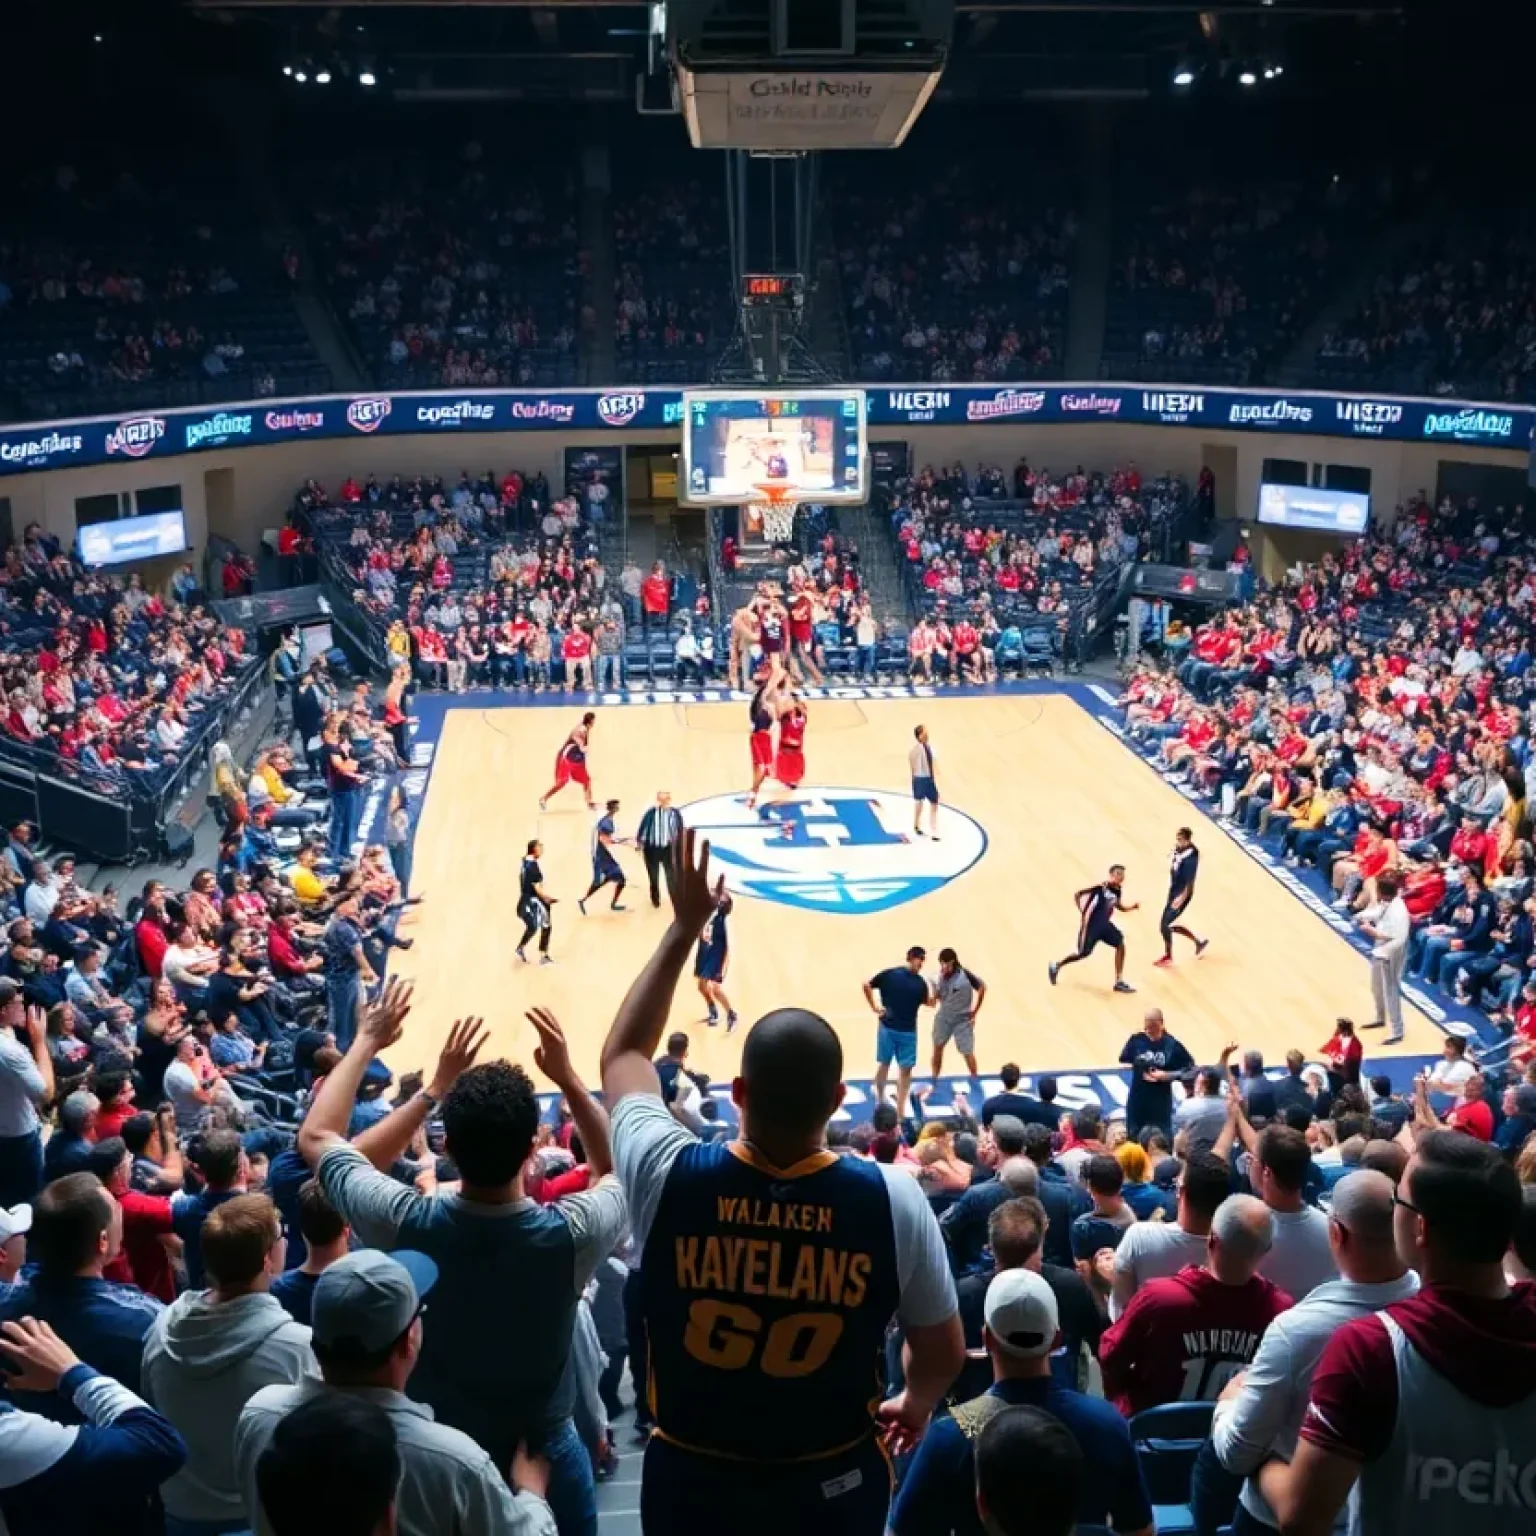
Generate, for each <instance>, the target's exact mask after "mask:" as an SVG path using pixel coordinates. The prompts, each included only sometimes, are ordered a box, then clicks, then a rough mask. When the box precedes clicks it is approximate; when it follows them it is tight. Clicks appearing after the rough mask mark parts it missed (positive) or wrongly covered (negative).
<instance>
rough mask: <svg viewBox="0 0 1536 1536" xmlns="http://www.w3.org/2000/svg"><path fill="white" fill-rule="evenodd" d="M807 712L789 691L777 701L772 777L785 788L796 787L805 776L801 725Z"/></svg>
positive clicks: (797, 697) (806, 718)
mask: <svg viewBox="0 0 1536 1536" xmlns="http://www.w3.org/2000/svg"><path fill="white" fill-rule="evenodd" d="M808 720H809V716H808V715H807V713H806V709H805V703H804V701H803V700H802V699H801V697H800V695H799V694H797V693H791V694H790V695H789V697H788V698H787V699H784V700H781V702H780V704H779V750H778V751H777V752H776V753H775V754H774V759H773V773H772V775H771V777H772V778H774V779H776V780H777V781H778V782H779V783H780V784H782V785H783V786H784V787H785V789H799V787H800V785H801V783H802V782H803V781H804V779H805V727H806V724H807V721H808Z"/></svg>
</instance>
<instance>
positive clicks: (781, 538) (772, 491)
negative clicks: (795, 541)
mask: <svg viewBox="0 0 1536 1536" xmlns="http://www.w3.org/2000/svg"><path fill="white" fill-rule="evenodd" d="M752 489H753V490H755V491H756V492H757V500H755V501H749V502H748V503H747V504H746V507H745V508H744V509H743V510H744V511H745V513H746V525H747V532H748V533H749V534H752V535H755V536H757V537H759V538H762V539H763V540H764V541H765V542H767V543H769V544H787V543H788V542H789V540H790V537H791V536H792V535H793V533H794V531H795V507H796V506H797V505H798V503H797V501H796V500H795V492H794V487H793V486H789V485H780V484H777V483H772V484H761V485H754V486H753V487H752Z"/></svg>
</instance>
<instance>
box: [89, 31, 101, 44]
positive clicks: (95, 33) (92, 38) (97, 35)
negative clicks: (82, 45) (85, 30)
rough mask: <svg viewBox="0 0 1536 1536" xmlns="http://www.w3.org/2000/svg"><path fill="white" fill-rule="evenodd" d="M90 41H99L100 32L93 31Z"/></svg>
mask: <svg viewBox="0 0 1536 1536" xmlns="http://www.w3.org/2000/svg"><path fill="white" fill-rule="evenodd" d="M91 41H92V42H93V43H99V42H100V41H101V33H100V32H93V33H92V34H91Z"/></svg>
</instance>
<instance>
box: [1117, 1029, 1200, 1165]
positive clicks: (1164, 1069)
mask: <svg viewBox="0 0 1536 1536" xmlns="http://www.w3.org/2000/svg"><path fill="white" fill-rule="evenodd" d="M1120 1061H1121V1063H1122V1064H1123V1065H1125V1066H1128V1067H1129V1068H1130V1069H1131V1091H1130V1094H1129V1096H1128V1097H1127V1099H1126V1101H1125V1129H1126V1131H1127V1132H1128V1133H1129V1135H1130V1136H1131V1138H1132V1140H1134V1139H1135V1138H1136V1137H1137V1136H1138V1135H1140V1134H1141V1128H1142V1127H1143V1126H1145V1125H1155V1126H1157V1127H1158V1128H1159V1129H1160V1130H1162V1131H1164V1132H1166V1133H1167V1134H1168V1135H1170V1136H1171V1135H1172V1134H1173V1084H1174V1079H1175V1078H1180V1077H1183V1076H1184V1075H1185V1073H1187V1072H1193V1071H1194V1070H1195V1058H1194V1057H1193V1056H1191V1055H1190V1054H1189V1052H1188V1051H1187V1050H1185V1049H1184V1046H1183V1043H1182V1042H1181V1041H1178V1040H1175V1039H1174V1037H1173V1036H1172V1035H1170V1034H1169V1033H1168V1031H1167V1029H1165V1028H1164V1027H1163V1012H1162V1009H1160V1008H1149V1009H1147V1013H1146V1017H1145V1019H1144V1020H1143V1021H1142V1028H1141V1033H1140V1034H1135V1035H1132V1036H1131V1038H1130V1039H1129V1040H1127V1041H1126V1042H1125V1048H1124V1050H1122V1051H1121V1052H1120Z"/></svg>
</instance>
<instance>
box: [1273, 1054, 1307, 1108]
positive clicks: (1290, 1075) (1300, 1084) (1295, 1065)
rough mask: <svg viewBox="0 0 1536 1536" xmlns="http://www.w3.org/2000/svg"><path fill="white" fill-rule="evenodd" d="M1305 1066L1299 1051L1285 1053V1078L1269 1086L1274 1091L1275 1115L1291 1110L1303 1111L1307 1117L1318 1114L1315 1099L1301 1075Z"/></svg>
mask: <svg viewBox="0 0 1536 1536" xmlns="http://www.w3.org/2000/svg"><path fill="white" fill-rule="evenodd" d="M1306 1065H1307V1059H1306V1057H1305V1056H1303V1055H1302V1054H1301V1052H1300V1051H1288V1052H1286V1057H1285V1068H1286V1071H1285V1076H1284V1077H1281V1078H1276V1079H1275V1081H1274V1082H1273V1083H1272V1084H1271V1085H1270V1086H1271V1087H1272V1088H1273V1089H1274V1094H1275V1113H1276V1114H1277V1115H1283V1114H1285V1113H1286V1112H1287V1111H1288V1110H1292V1109H1302V1110H1305V1111H1306V1112H1307V1114H1308V1115H1315V1114H1317V1113H1318V1107H1317V1099H1316V1097H1315V1096H1314V1095H1313V1093H1312V1090H1311V1089H1310V1088H1308V1087H1307V1084H1306V1079H1305V1078H1303V1077H1302V1075H1301V1074H1302V1071H1303V1070H1304V1069H1305V1067H1306Z"/></svg>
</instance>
